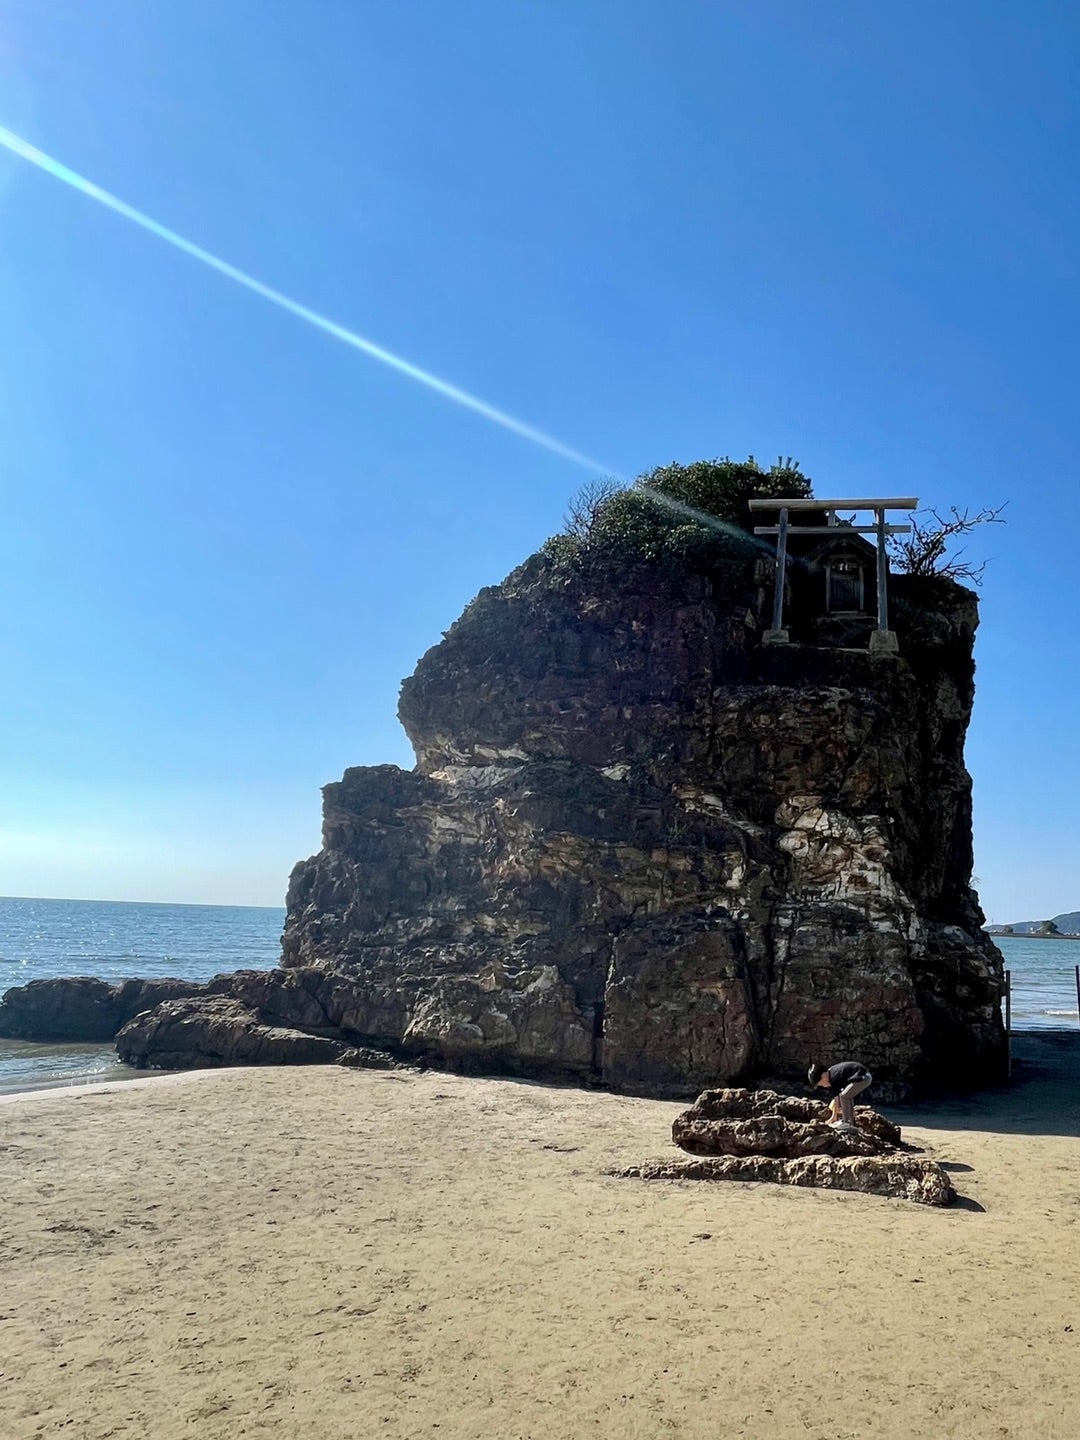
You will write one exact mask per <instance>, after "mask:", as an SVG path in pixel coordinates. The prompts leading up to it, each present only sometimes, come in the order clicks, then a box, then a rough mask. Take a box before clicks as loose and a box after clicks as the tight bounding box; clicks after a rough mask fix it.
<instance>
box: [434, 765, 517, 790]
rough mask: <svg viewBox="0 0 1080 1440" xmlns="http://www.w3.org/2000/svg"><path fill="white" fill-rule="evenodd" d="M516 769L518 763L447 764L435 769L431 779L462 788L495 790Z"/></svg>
mask: <svg viewBox="0 0 1080 1440" xmlns="http://www.w3.org/2000/svg"><path fill="white" fill-rule="evenodd" d="M516 769H517V766H516V765H446V766H444V767H443V769H442V770H435V771H433V772H432V774H431V779H432V780H438V781H439V782H440V783H441V784H444V785H454V786H456V787H457V788H458V789H460V790H470V791H472V790H493V789H495V787H496V786H497V785H501V784H502V782H503V781H504V780H505V779H506V777H507V776H508V775H512V774H513V773H514V771H515V770H516Z"/></svg>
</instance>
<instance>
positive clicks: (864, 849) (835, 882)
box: [776, 795, 915, 939]
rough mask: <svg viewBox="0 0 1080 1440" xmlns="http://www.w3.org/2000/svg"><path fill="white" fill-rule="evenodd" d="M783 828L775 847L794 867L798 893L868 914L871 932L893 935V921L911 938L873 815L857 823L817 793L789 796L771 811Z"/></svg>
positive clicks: (904, 902)
mask: <svg viewBox="0 0 1080 1440" xmlns="http://www.w3.org/2000/svg"><path fill="white" fill-rule="evenodd" d="M776 823H777V824H778V825H782V826H784V827H785V829H786V833H785V834H783V835H781V836H780V837H779V840H778V841H777V844H778V846H779V848H780V849H781V850H783V851H785V852H786V853H787V854H788V855H790V856H791V858H792V860H793V861H794V864H795V883H796V886H797V887H798V889H799V890H800V891H801V892H803V893H804V894H812V895H814V896H815V898H818V899H831V900H837V901H840V902H842V903H846V904H850V905H853V906H855V907H857V908H858V909H859V910H860V911H861V912H869V916H870V920H871V923H872V924H873V925H874V927H875V929H878V930H882V931H888V932H890V933H893V934H895V933H896V931H897V923H898V921H899V922H901V928H902V931H903V933H905V934H906V935H907V936H908V938H912V939H913V938H914V935H913V934H912V924H913V921H914V917H915V907H914V905H913V904H912V902H911V899H910V898H909V896H908V895H907V894H906V893H905V892H904V891H903V890H902V889H901V888H900V886H899V885H897V883H896V881H895V880H894V879H893V877H892V875H891V874H890V873H889V870H888V869H887V868H886V866H885V863H884V862H885V858H886V856H887V855H888V842H887V841H886V838H885V836H884V834H883V833H882V828H881V820H880V817H879V816H876V815H864V816H861V817H860V818H858V819H855V818H853V817H852V816H850V815H846V814H844V813H843V812H842V811H840V810H830V809H827V808H826V807H825V806H823V805H822V803H821V798H820V796H817V795H791V796H789V797H788V799H786V800H784V801H782V802H781V803H780V804H779V805H778V806H777V808H776Z"/></svg>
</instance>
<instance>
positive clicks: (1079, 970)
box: [1074, 965, 1080, 1020]
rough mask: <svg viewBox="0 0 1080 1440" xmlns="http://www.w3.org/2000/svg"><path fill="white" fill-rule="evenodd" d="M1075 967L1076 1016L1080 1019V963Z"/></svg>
mask: <svg viewBox="0 0 1080 1440" xmlns="http://www.w3.org/2000/svg"><path fill="white" fill-rule="evenodd" d="M1074 968H1075V970H1076V1018H1077V1020H1080V965H1077V966H1075V967H1074Z"/></svg>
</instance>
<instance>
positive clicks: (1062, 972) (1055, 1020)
mask: <svg viewBox="0 0 1080 1440" xmlns="http://www.w3.org/2000/svg"><path fill="white" fill-rule="evenodd" d="M993 939H994V944H995V945H996V946H997V947H998V949H999V950H1000V951H1001V953H1002V955H1004V956H1005V966H1006V969H1008V970H1009V971H1010V972H1011V975H1012V1023H1013V1029H1014V1030H1076V1029H1080V1020H1078V1018H1077V1010H1076V966H1077V965H1080V940H1032V939H1031V938H1030V937H1029V936H1026V935H995V936H994V937H993Z"/></svg>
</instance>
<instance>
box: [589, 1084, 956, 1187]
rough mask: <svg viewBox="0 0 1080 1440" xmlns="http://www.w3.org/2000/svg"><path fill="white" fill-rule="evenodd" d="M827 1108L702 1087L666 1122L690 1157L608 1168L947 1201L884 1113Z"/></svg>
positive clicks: (642, 1175) (934, 1173)
mask: <svg viewBox="0 0 1080 1440" xmlns="http://www.w3.org/2000/svg"><path fill="white" fill-rule="evenodd" d="M828 1114H829V1110H828V1107H827V1106H823V1105H821V1104H819V1103H817V1102H815V1101H813V1100H804V1099H800V1098H798V1097H797V1096H789V1095H778V1094H776V1093H775V1092H774V1091H772V1090H746V1089H735V1088H732V1089H725V1090H707V1091H706V1092H705V1093H704V1094H703V1095H699V1096H698V1099H697V1101H696V1103H695V1104H694V1105H692V1106H691V1107H690V1109H689V1110H684V1111H683V1112H682V1114H680V1115H677V1116H676V1117H675V1120H674V1122H673V1124H672V1127H671V1138H672V1139H673V1140H674V1142H675V1144H676V1145H678V1146H679V1147H680V1148H681V1149H683V1150H686V1151H689V1153H690V1155H691V1156H693V1157H695V1158H693V1159H688V1158H687V1157H686V1156H666V1157H664V1158H662V1159H657V1160H647V1161H645V1162H644V1163H643V1164H641V1165H631V1166H628V1167H625V1168H623V1169H620V1170H616V1171H613V1172H612V1173H613V1174H615V1175H617V1176H619V1177H621V1178H625V1179H633V1178H636V1179H642V1180H763V1181H764V1180H767V1181H770V1182H772V1183H773V1184H774V1185H813V1186H820V1187H823V1188H825V1189H829V1190H863V1191H866V1192H867V1193H868V1194H871V1195H883V1196H888V1197H890V1198H894V1199H901V1200H914V1201H916V1202H918V1203H919V1204H922V1205H950V1204H951V1203H952V1202H953V1200H954V1199H955V1198H956V1196H955V1193H954V1191H953V1188H952V1185H951V1183H950V1181H949V1177H948V1175H947V1174H946V1172H945V1171H944V1170H943V1169H942V1168H941V1166H940V1165H938V1164H937V1162H936V1161H934V1160H929V1159H925V1158H923V1157H921V1156H912V1155H908V1154H902V1153H900V1149H899V1147H900V1143H901V1138H900V1130H899V1127H898V1126H896V1125H894V1124H892V1122H891V1121H889V1120H887V1119H886V1118H885V1116H884V1115H879V1114H878V1112H877V1111H876V1110H871V1109H870V1108H869V1106H863V1105H861V1106H859V1107H857V1109H856V1118H857V1121H858V1124H857V1126H856V1129H855V1130H854V1131H851V1130H846V1129H837V1128H834V1127H833V1126H831V1125H830V1124H828V1120H827V1117H828ZM698 1157H706V1158H698Z"/></svg>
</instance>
